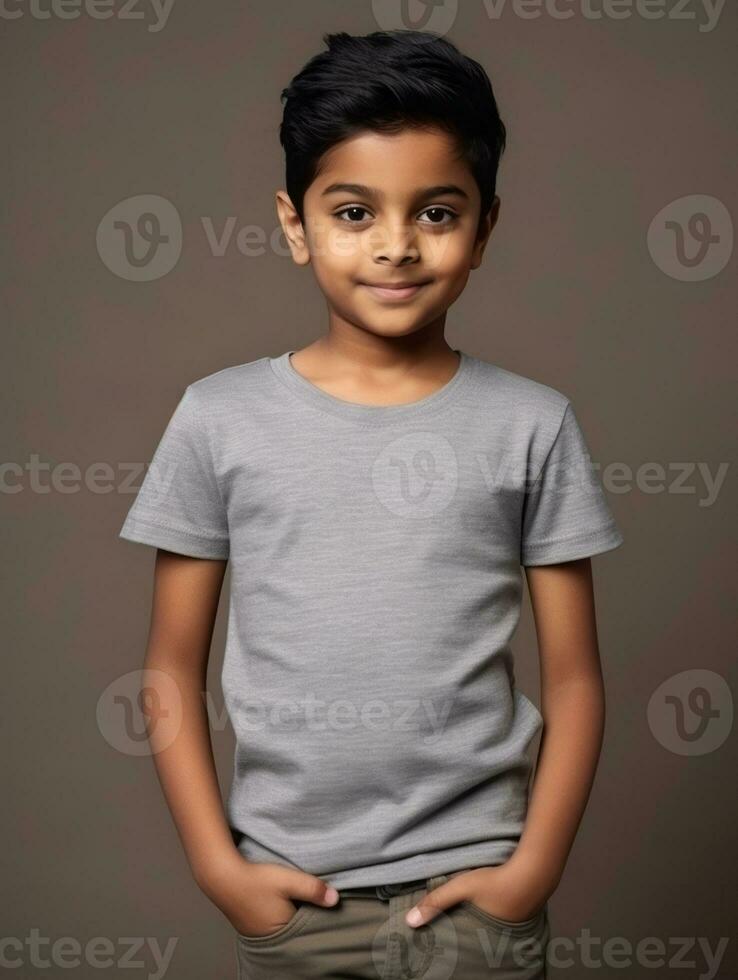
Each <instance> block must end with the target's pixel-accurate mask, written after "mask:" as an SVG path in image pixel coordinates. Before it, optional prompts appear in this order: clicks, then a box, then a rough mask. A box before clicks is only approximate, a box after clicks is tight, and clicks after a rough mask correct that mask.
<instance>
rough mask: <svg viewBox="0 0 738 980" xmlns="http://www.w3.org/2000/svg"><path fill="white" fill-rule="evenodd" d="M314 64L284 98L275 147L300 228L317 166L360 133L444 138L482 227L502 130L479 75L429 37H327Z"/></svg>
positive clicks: (407, 33) (473, 65) (488, 86)
mask: <svg viewBox="0 0 738 980" xmlns="http://www.w3.org/2000/svg"><path fill="white" fill-rule="evenodd" d="M323 41H324V43H325V44H327V45H328V51H323V52H321V53H320V54H317V55H315V56H314V57H312V58H311V59H310V61H308V62H307V64H306V65H305V67H304V68H303V69H302V70H301V71H300V72H299V73H298V74H297V75H296V76H295V77H294V78H293V79H292V81H291V82H290V83H289V85H288V86H287V88H285V89H283V90H282V93H281V101H282V102H284V103H285V105H284V112H283V117H282V123H281V125H280V128H279V139H280V142H281V144H282V146H283V148H284V152H285V166H286V185H287V193H288V194H289V196H290V198H291V200H292V203H293V205H294V206H295V209H296V211H297V213H298V215H299V216H300V220H301V221H302V222H303V224H304V222H305V215H304V203H303V202H304V197H305V192H306V190H307V188H308V187H309V186H310V184H311V183H312V182H313V181H314V180H315V178H316V176H317V173H318V167H319V163H320V158H321V157H322V155H323V154H324V153H325V152H326V151H327V150H329V149H330V148H331V147H332V146H334V145H335V144H336V143H339V142H341V141H342V140H344V139H347V138H349V137H350V136H353V135H355V134H357V133H359V132H361V131H362V130H373V131H376V132H382V133H396V132H400V131H401V130H402V129H405V128H407V127H429V126H434V127H438V128H440V129H442V130H444V131H446V132H447V133H449V134H450V135H451V136H452V137H453V138H454V140H455V142H456V145H457V146H458V150H459V153H460V155H461V157H462V158H463V159H464V160H466V162H467V164H468V165H469V168H470V170H471V172H472V174H473V176H474V179H475V180H476V182H477V185H478V187H479V191H480V196H481V212H480V218H481V217H483V216H484V215H486V213H487V212H488V211H489V209H490V207H491V206H492V202H493V199H494V196H495V188H496V183H497V169H498V166H499V161H500V156H501V155H502V152H503V150H504V148H505V139H506V130H505V126H504V125H503V123H502V120H501V119H500V114H499V112H498V110H497V103H496V101H495V97H494V93H493V91H492V83H491V82H490V80H489V78H488V76H487V74H486V72H485V70H484V69H483V68H482V66H481V65H480V64H479V63H478V62H476V61H474V60H473V59H472V58H469V57H467V56H466V55H463V54H461V52H460V51H459V50H458V48H456V47H455V46H454V45H453V44H452V43H451V42H450V41H448V40H447V39H445V38H443V37H440V36H439V35H436V34H433V33H432V32H430V31H411V30H396V31H375V32H374V33H373V34H367V35H364V36H354V35H351V34H346V33H344V32H340V33H337V34H324V35H323Z"/></svg>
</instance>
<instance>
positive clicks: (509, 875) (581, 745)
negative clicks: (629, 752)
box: [409, 558, 605, 925]
mask: <svg viewBox="0 0 738 980" xmlns="http://www.w3.org/2000/svg"><path fill="white" fill-rule="evenodd" d="M525 571H526V577H527V580H528V588H529V591H530V596H531V603H532V607H533V615H534V619H535V625H536V634H537V637H538V648H539V657H540V664H541V701H542V711H541V713H542V715H543V720H544V728H543V734H542V736H541V743H540V748H539V753H538V760H537V765H536V770H535V775H534V779H533V783H532V786H531V792H530V797H529V802H528V812H527V817H526V822H525V826H524V828H523V833H522V834H521V837H520V841H519V843H518V846H517V848H516V850H515V852H514V853H513V855H512V856H511V857H510V859H509V860H508V861H506V862H505V863H504V864H502V865H498V866H495V867H490V868H480V869H476V870H474V871H469V872H465V873H464V874H461V875H458V876H457V877H455V878H452V879H451V880H450V881H448V882H446V883H445V884H443V885H441V886H439V887H438V888H436V889H433V891H432V892H428V894H427V896H426V898H425V899H424V900H423V902H422V903H419V905H418V907H420V908H421V912H422V921H420V922H411V921H409V924H410V925H419V924H423V923H425V922H428V921H430V920H431V919H432V918H434V917H435V915H436V914H437V912H438V911H441V910H443V909H445V908H449V907H450V906H451V905H454V904H455V903H456V902H459V901H461V900H463V899H467V900H470V901H472V902H474V903H476V904H478V905H480V906H481V907H482V908H483V909H486V910H487V911H488V912H490V914H492V915H495V916H499V917H500V918H503V919H506V920H509V921H513V922H517V921H523V920H524V919H527V918H530V917H531V916H533V915H534V914H535V913H536V912H537V911H539V910H540V909H541V908H542V906H543V905H544V904H545V902H546V901H547V900H548V898H549V897H550V895H551V894H553V892H554V891H555V889H556V887H557V886H558V883H559V880H560V878H561V875H562V873H563V871H564V866H565V864H566V860H567V857H568V855H569V851H570V849H571V846H572V844H573V842H574V837H575V835H576V832H577V829H578V826H579V823H580V821H581V819H582V815H583V813H584V809H585V806H586V803H587V800H588V798H589V793H590V790H591V787H592V783H593V781H594V775H595V768H596V765H597V760H598V757H599V753H600V748H601V745H602V735H603V729H604V719H605V700H604V689H603V683H602V673H601V669H600V659H599V647H598V642H597V627H596V622H595V605H594V594H593V586H592V568H591V560H590V559H589V558H581V559H577V560H575V561H568V562H562V563H560V564H556V565H538V566H530V567H526V569H525Z"/></svg>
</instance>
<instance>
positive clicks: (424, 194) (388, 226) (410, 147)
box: [277, 129, 499, 337]
mask: <svg viewBox="0 0 738 980" xmlns="http://www.w3.org/2000/svg"><path fill="white" fill-rule="evenodd" d="M347 184H350V185H354V186H353V187H338V186H337V185H347ZM359 185H361V186H359ZM444 188H445V189H444ZM277 207H278V210H279V214H280V220H281V222H282V226H283V228H284V231H285V234H286V235H287V238H288V241H289V243H290V248H291V250H292V255H293V258H294V260H295V262H297V263H298V264H300V265H305V264H307V263H309V262H310V263H312V265H313V269H314V272H315V276H316V279H317V280H318V284H319V286H320V288H321V290H322V292H323V293H324V295H325V297H326V299H327V301H328V305H329V309H330V313H331V318H332V322H333V323H334V324H335V322H336V321H337V320H338V321H344V322H346V323H349V324H352V325H355V326H358V327H360V328H362V329H365V330H368V331H370V332H372V333H375V334H380V335H382V336H386V337H397V336H404V335H407V334H411V333H414V332H416V331H417V330H419V329H421V328H423V327H428V326H430V325H432V324H436V323H439V322H440V324H441V325H442V324H443V321H444V319H445V317H444V314H445V312H446V310H447V309H448V308H449V306H451V304H452V303H453V302H454V301H455V300H456V299H457V297H458V296H459V295H460V294H461V293H462V291H463V289H464V286H465V285H466V282H467V279H468V277H469V273H470V271H471V270H472V269H476V268H477V267H478V266H479V264H480V263H481V260H482V254H483V252H484V248H485V245H486V243H487V240H488V238H489V234H490V232H491V231H492V228H493V227H494V224H495V222H496V220H497V213H498V209H499V198H495V202H494V204H493V206H492V208H491V209H490V212H489V214H488V215H486V216H485V217H484V220H483V221H482V222H481V223H480V220H479V210H480V194H479V188H478V187H477V183H476V181H475V180H474V177H473V175H472V173H471V171H470V170H469V167H468V165H467V164H466V163H465V162H464V161H463V160H461V159H459V158H458V157H457V156H456V154H455V148H454V143H453V142H452V139H451V138H450V137H449V136H448V135H447V134H445V133H443V132H441V131H439V130H435V129H434V130H417V129H406V130H403V131H402V132H401V133H400V134H397V135H392V136H390V135H383V134H379V133H374V132H370V131H365V132H362V133H361V134H359V135H357V136H354V137H352V138H351V139H348V140H345V141H343V142H342V143H340V144H337V145H336V146H334V147H333V148H332V149H331V150H330V151H329V152H328V153H326V154H325V156H324V157H323V159H322V161H321V166H320V169H319V173H318V176H317V177H316V178H315V180H314V181H313V183H312V184H311V185H310V186H309V188H308V189H307V192H306V194H305V200H304V213H305V226H304V228H303V226H302V224H301V223H300V220H299V217H298V216H297V214H296V213H295V211H294V208H293V207H292V205H291V202H290V200H289V197H288V196H287V194H286V193H285V192H283V191H280V192H278V194H277ZM398 283H412V284H416V283H417V284H421V285H419V286H418V287H417V288H415V289H411V290H408V291H399V292H398V291H392V290H385V291H381V290H379V289H377V288H376V287H377V286H381V285H392V284H398ZM372 287H375V288H372Z"/></svg>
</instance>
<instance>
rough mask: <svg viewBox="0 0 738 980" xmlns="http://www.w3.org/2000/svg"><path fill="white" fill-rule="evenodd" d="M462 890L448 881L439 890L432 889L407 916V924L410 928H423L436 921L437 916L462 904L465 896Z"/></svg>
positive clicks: (454, 883)
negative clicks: (433, 920)
mask: <svg viewBox="0 0 738 980" xmlns="http://www.w3.org/2000/svg"><path fill="white" fill-rule="evenodd" d="M461 891H462V889H461V888H460V886H459V885H457V884H456V882H455V881H447V882H445V883H444V884H443V885H439V886H438V888H432V889H431V890H430V891H429V892H426V893H425V895H424V896H423V898H421V900H420V901H419V902H418V903H417V905H414V906H413V907H412V908H411V909H410V911H409V912H407V914H406V915H405V922H407V924H408V925H409V926H422V925H425V923H426V922H430V921H431V920H432V919H435V918H436V916H437V915H439V914H440V913H441V912H443V911H444V910H445V909H448V908H450V907H451V906H452V905H455V904H456V903H457V902H460V901H461V900H462V899H463V897H464V895H462V893H461Z"/></svg>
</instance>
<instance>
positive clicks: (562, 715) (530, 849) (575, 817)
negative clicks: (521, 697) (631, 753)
mask: <svg viewBox="0 0 738 980" xmlns="http://www.w3.org/2000/svg"><path fill="white" fill-rule="evenodd" d="M541 713H542V715H543V718H544V729H543V733H542V736H541V743H540V747H539V753H538V760H537V765H536V770H535V775H534V779H533V783H532V786H531V792H530V798H529V803H528V815H527V819H526V822H525V826H524V829H523V833H522V835H521V838H520V842H519V844H518V847H517V849H516V851H515V853H514V855H513V857H514V858H515V860H516V863H523V862H526V863H530V864H531V865H532V866H535V868H536V873H537V874H538V875H540V876H541V877H542V879H543V881H544V882H545V883H546V886H547V890H549V891H550V892H553V890H554V889H555V888H556V886H557V885H558V882H559V879H560V877H561V875H562V874H563V871H564V867H565V864H566V860H567V858H568V855H569V851H570V850H571V847H572V844H573V842H574V838H575V835H576V832H577V829H578V827H579V823H580V821H581V819H582V815H583V813H584V809H585V807H586V804H587V800H588V798H589V793H590V790H591V788H592V783H593V782H594V777H595V772H596V767H597V761H598V758H599V754H600V749H601V746H602V736H603V731H604V721H605V696H604V687H603V683H602V675H601V672H600V670H599V667H598V666H597V665H596V664H593V665H592V667H591V668H590V669H587V670H582V671H578V672H577V673H576V674H574V675H572V676H570V677H567V678H565V679H561V680H559V681H557V682H555V683H552V682H548V683H546V684H545V686H544V690H543V694H542V711H541Z"/></svg>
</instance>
